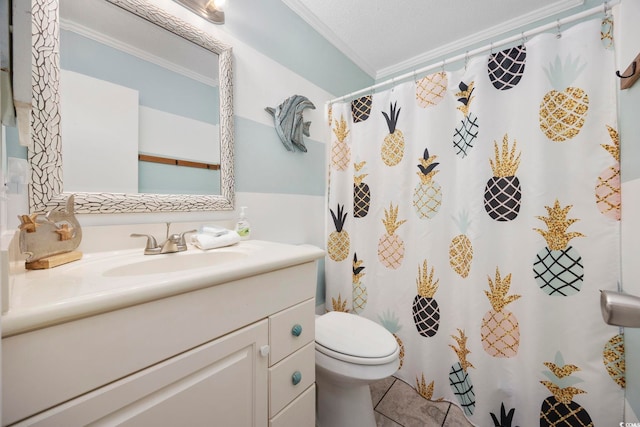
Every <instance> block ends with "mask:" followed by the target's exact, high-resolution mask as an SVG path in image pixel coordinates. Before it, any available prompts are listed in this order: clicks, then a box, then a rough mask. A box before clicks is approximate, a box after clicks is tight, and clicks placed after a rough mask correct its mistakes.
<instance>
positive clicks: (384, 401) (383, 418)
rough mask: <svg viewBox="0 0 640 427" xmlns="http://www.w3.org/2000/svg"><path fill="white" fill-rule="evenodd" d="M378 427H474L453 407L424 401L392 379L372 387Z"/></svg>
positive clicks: (406, 385)
mask: <svg viewBox="0 0 640 427" xmlns="http://www.w3.org/2000/svg"><path fill="white" fill-rule="evenodd" d="M371 399H372V400H373V407H374V408H375V411H376V412H375V416H376V423H377V427H432V426H433V427H435V426H438V427H454V426H455V427H466V426H469V427H473V424H471V423H469V421H468V420H467V419H466V418H465V416H464V414H463V413H462V411H461V410H460V408H458V407H457V406H456V405H453V404H451V403H449V402H433V401H430V400H426V399H424V398H423V397H422V396H420V395H419V394H418V393H417V392H416V390H415V389H414V388H413V387H411V386H410V385H408V384H407V383H405V382H404V381H402V380H399V379H397V378H395V377H389V378H386V379H384V380H381V381H378V382H376V383H374V384H372V385H371Z"/></svg>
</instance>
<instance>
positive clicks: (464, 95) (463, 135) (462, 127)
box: [453, 81, 480, 158]
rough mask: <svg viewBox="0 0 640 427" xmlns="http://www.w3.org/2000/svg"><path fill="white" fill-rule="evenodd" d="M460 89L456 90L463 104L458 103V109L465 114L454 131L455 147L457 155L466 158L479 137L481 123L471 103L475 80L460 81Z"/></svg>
mask: <svg viewBox="0 0 640 427" xmlns="http://www.w3.org/2000/svg"><path fill="white" fill-rule="evenodd" d="M458 88H459V89H460V91H459V92H456V97H457V98H458V102H460V103H461V105H458V107H457V108H458V110H459V111H460V112H461V113H462V114H464V117H463V119H462V120H461V121H460V124H459V125H458V126H457V127H456V128H455V129H454V131H453V148H454V149H455V151H456V155H458V156H460V157H462V158H465V157H466V156H467V155H468V154H469V150H471V148H473V143H474V141H475V140H476V138H478V132H479V129H480V125H479V124H478V117H476V115H475V114H473V112H472V111H471V103H472V102H473V100H474V98H475V95H474V94H473V92H474V91H475V82H474V81H472V82H471V83H469V84H466V83H465V82H460V84H459V85H458Z"/></svg>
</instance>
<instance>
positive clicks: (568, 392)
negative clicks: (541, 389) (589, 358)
mask: <svg viewBox="0 0 640 427" xmlns="http://www.w3.org/2000/svg"><path fill="white" fill-rule="evenodd" d="M544 365H545V366H546V367H547V368H548V369H549V370H548V371H543V372H542V373H543V374H544V375H545V376H546V377H547V378H549V379H550V380H551V381H547V380H543V381H540V383H541V384H542V385H544V386H545V387H546V388H547V389H548V390H549V391H550V392H551V396H549V397H547V398H546V399H545V400H544V401H543V402H542V406H541V408H540V426H541V427H543V426H591V427H593V421H591V417H590V416H589V413H588V412H587V411H586V409H584V408H583V407H582V406H580V405H579V404H578V403H576V402H574V401H573V398H574V396H576V395H578V394H583V393H586V392H585V391H584V390H581V389H579V388H576V387H573V385H574V384H576V383H578V382H581V381H582V380H581V379H579V378H577V377H575V376H574V377H571V375H573V374H574V373H575V372H577V371H579V370H580V368H579V367H577V366H575V365H566V364H565V363H564V359H563V358H562V354H561V353H560V352H558V353H556V358H555V363H554V362H544Z"/></svg>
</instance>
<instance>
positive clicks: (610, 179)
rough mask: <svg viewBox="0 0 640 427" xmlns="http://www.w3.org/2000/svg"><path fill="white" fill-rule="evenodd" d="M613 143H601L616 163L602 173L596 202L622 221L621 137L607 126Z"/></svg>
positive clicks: (606, 213) (602, 209)
mask: <svg viewBox="0 0 640 427" xmlns="http://www.w3.org/2000/svg"><path fill="white" fill-rule="evenodd" d="M607 130H608V131H609V137H610V138H611V142H613V144H612V145H607V144H601V145H600V146H601V147H602V148H604V149H605V150H606V151H607V152H608V153H609V154H611V156H612V157H613V158H614V160H615V163H614V164H613V165H612V166H609V167H608V168H607V169H605V170H604V171H602V173H600V176H598V183H597V184H596V204H597V205H598V209H599V210H600V212H602V214H603V215H605V216H607V217H609V218H611V219H614V220H616V221H620V213H621V208H622V197H621V195H620V138H619V136H618V131H616V130H615V129H614V128H612V127H611V126H607Z"/></svg>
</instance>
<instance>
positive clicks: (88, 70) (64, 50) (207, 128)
mask: <svg viewBox="0 0 640 427" xmlns="http://www.w3.org/2000/svg"><path fill="white" fill-rule="evenodd" d="M218 69H219V64H218V55H216V54H215V53H213V52H211V51H210V50H207V49H204V48H202V47H200V46H198V45H196V44H194V43H191V42H190V41H188V40H186V39H184V38H182V37H179V36H177V35H175V34H173V33H171V32H169V31H167V30H165V29H163V28H161V27H159V26H156V25H154V24H153V23H151V22H148V21H146V20H144V19H142V18H140V17H138V16H136V15H134V14H132V13H130V12H128V11H125V10H124V9H121V8H120V7H118V6H115V5H113V4H110V3H108V2H106V1H104V0H83V1H77V0H60V109H61V111H60V114H61V135H62V159H63V162H62V164H63V189H64V192H101V193H104V192H111V193H129V194H130V193H152V194H220V193H221V190H220V185H221V184H220V142H219V134H220V130H219V126H220V107H219V100H220V91H219V79H218Z"/></svg>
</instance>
